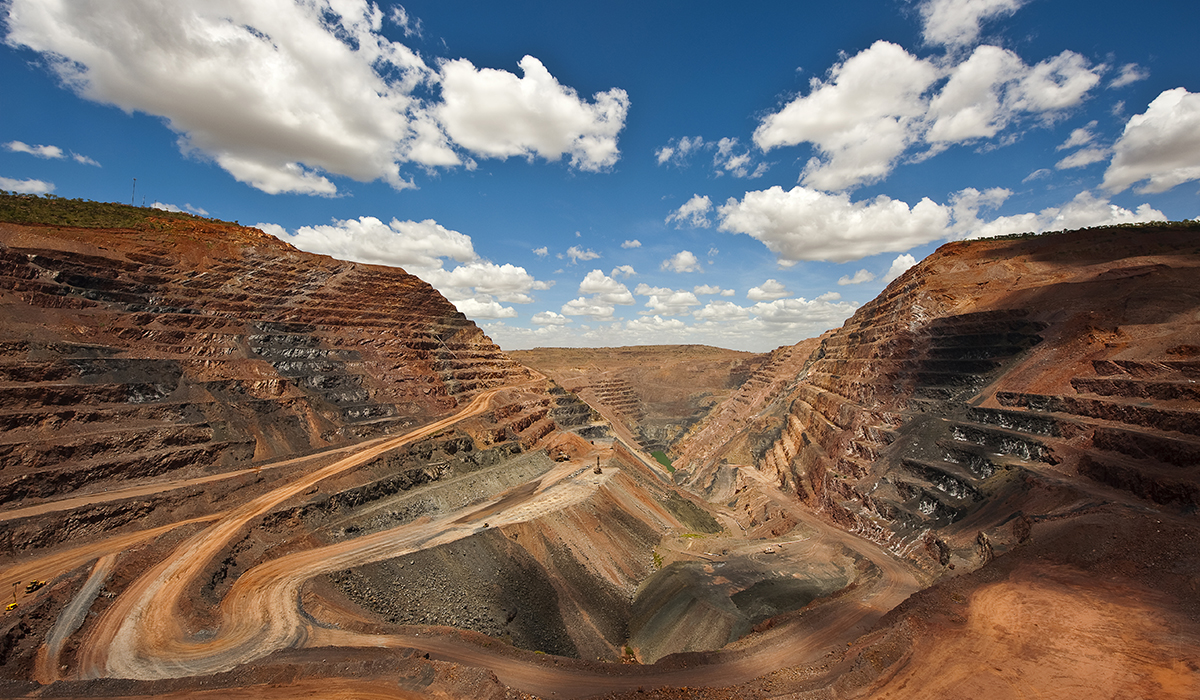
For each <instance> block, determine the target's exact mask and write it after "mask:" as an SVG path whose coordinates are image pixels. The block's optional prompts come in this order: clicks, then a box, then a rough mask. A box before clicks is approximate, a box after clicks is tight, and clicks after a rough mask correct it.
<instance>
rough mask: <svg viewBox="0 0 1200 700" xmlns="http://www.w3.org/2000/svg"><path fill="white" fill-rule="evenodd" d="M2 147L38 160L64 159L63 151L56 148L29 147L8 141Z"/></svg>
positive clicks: (25, 144) (23, 143) (21, 142)
mask: <svg viewBox="0 0 1200 700" xmlns="http://www.w3.org/2000/svg"><path fill="white" fill-rule="evenodd" d="M4 147H5V148H7V149H8V150H10V151H12V152H13V153H28V154H29V155H31V156H37V157H38V158H50V159H58V158H65V157H66V155H65V154H64V153H63V150H62V149H61V148H59V147H58V146H30V145H29V144H27V143H25V142H24V141H9V142H8V143H6V144H4Z"/></svg>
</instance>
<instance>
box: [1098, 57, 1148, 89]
mask: <svg viewBox="0 0 1200 700" xmlns="http://www.w3.org/2000/svg"><path fill="white" fill-rule="evenodd" d="M1149 77H1150V72H1149V71H1147V70H1146V69H1145V68H1142V67H1141V66H1139V65H1138V64H1136V63H1126V64H1125V65H1123V66H1121V72H1120V73H1118V74H1117V77H1115V78H1113V79H1112V82H1110V83H1109V84H1108V87H1109V88H1110V89H1116V88H1121V87H1125V86H1126V85H1129V84H1130V83H1136V82H1138V81H1139V80H1145V79H1146V78H1149Z"/></svg>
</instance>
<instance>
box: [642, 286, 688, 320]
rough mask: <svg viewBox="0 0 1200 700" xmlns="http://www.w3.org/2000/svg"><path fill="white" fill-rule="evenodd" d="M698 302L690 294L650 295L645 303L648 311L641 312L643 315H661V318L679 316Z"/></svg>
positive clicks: (683, 292)
mask: <svg viewBox="0 0 1200 700" xmlns="http://www.w3.org/2000/svg"><path fill="white" fill-rule="evenodd" d="M699 305H700V300H699V299H697V298H696V295H695V294H692V293H691V292H685V291H678V292H671V293H670V294H662V295H660V294H651V295H650V298H649V299H648V300H647V301H646V308H647V309H649V311H641V312H639V313H641V314H644V315H651V314H661V315H663V316H681V315H683V314H686V313H688V312H689V311H690V309H691V307H693V306H699Z"/></svg>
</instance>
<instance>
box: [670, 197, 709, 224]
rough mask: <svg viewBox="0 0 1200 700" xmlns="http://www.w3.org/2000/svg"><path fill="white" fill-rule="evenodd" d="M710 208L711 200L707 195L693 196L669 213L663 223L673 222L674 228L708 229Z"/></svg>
mask: <svg viewBox="0 0 1200 700" xmlns="http://www.w3.org/2000/svg"><path fill="white" fill-rule="evenodd" d="M712 208H713V205H712V200H711V199H709V198H708V196H707V195H699V194H695V195H692V198H691V199H689V200H688V201H686V202H684V203H683V206H681V207H679V208H678V209H676V210H675V211H673V212H671V213H670V214H669V215H668V216H667V218H666V221H665V222H664V223H667V224H670V223H671V222H675V228H680V227H682V226H685V225H687V226H691V227H693V228H708V227H709V226H711V225H712V224H711V223H709V221H708V214H709V212H711V211H712Z"/></svg>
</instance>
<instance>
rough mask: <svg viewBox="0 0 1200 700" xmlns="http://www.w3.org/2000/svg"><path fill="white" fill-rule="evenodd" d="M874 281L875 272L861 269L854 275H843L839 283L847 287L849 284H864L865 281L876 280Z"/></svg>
mask: <svg viewBox="0 0 1200 700" xmlns="http://www.w3.org/2000/svg"><path fill="white" fill-rule="evenodd" d="M874 281H875V273H873V272H871V271H870V270H859V271H858V272H855V273H854V275H853V276H851V275H842V276H841V277H839V278H838V281H837V283H838V284H839V285H840V286H843V287H845V286H846V285H848V284H862V283H864V282H874Z"/></svg>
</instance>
